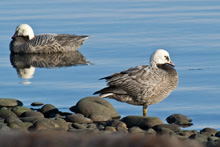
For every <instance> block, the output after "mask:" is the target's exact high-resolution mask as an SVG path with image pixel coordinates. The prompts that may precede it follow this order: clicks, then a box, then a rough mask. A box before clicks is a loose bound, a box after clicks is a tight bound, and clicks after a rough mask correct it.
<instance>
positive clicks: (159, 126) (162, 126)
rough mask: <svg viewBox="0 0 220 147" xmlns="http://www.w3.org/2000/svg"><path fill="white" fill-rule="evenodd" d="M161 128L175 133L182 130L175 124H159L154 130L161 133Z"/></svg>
mask: <svg viewBox="0 0 220 147" xmlns="http://www.w3.org/2000/svg"><path fill="white" fill-rule="evenodd" d="M161 128H167V129H170V130H172V131H173V132H177V131H179V130H180V127H179V126H177V125H175V124H159V125H156V126H154V127H153V129H154V130H155V131H157V132H158V131H160V130H161Z"/></svg>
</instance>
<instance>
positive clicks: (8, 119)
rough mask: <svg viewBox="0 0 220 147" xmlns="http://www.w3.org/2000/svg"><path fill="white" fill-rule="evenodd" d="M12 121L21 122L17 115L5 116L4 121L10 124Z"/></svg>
mask: <svg viewBox="0 0 220 147" xmlns="http://www.w3.org/2000/svg"><path fill="white" fill-rule="evenodd" d="M14 122H18V123H20V122H22V121H21V120H20V119H19V118H18V117H15V116H8V117H7V118H5V123H7V124H10V123H14Z"/></svg>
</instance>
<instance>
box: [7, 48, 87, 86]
mask: <svg viewBox="0 0 220 147" xmlns="http://www.w3.org/2000/svg"><path fill="white" fill-rule="evenodd" d="M10 61H11V65H12V66H13V67H14V68H15V69H16V71H17V74H18V76H19V77H20V78H22V79H24V80H25V81H24V82H22V84H30V83H31V82H29V79H31V78H33V75H34V73H35V68H36V67H37V68H56V67H68V66H76V65H89V64H90V62H89V61H87V60H86V58H85V57H84V56H83V55H82V54H81V53H80V52H79V51H73V52H65V53H54V54H13V53H11V55H10Z"/></svg>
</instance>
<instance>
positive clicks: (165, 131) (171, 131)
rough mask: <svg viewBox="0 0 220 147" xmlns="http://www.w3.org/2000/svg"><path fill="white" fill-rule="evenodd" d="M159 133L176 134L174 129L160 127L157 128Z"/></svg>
mask: <svg viewBox="0 0 220 147" xmlns="http://www.w3.org/2000/svg"><path fill="white" fill-rule="evenodd" d="M157 134H160V135H170V136H172V135H174V132H173V130H171V129H169V128H159V129H158V130H157Z"/></svg>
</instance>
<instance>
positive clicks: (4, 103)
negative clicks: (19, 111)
mask: <svg viewBox="0 0 220 147" xmlns="http://www.w3.org/2000/svg"><path fill="white" fill-rule="evenodd" d="M22 105H23V103H22V102H21V101H19V100H16V99H10V98H0V107H13V106H22Z"/></svg>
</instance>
